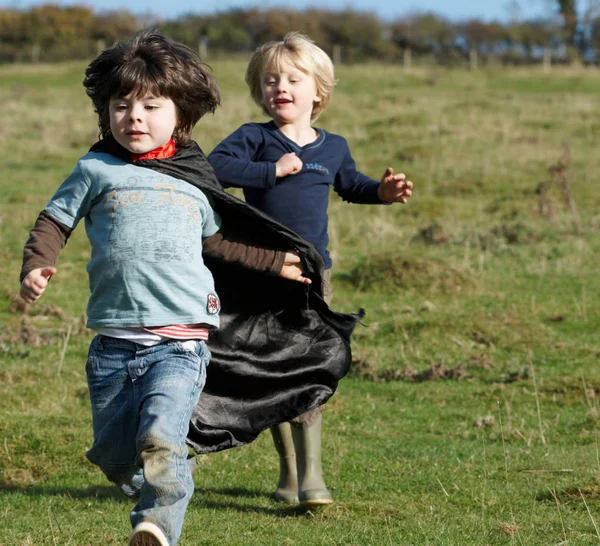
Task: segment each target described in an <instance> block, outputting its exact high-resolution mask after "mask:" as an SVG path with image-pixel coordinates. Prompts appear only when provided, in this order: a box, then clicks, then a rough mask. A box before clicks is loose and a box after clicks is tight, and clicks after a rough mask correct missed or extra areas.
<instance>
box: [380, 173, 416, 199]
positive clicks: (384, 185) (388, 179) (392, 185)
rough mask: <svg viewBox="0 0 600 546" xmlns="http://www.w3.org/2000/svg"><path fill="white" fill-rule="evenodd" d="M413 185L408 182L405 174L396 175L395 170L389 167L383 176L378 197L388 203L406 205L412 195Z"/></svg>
mask: <svg viewBox="0 0 600 546" xmlns="http://www.w3.org/2000/svg"><path fill="white" fill-rule="evenodd" d="M412 187H413V183H412V182H411V181H410V180H406V175H404V174H394V169H392V168H391V167H388V168H387V169H386V170H385V173H384V174H383V178H382V179H381V183H380V184H379V189H378V190H377V195H378V197H379V199H381V200H382V201H386V202H387V203H406V201H408V198H409V197H410V196H411V195H412Z"/></svg>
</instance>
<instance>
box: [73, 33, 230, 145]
mask: <svg viewBox="0 0 600 546" xmlns="http://www.w3.org/2000/svg"><path fill="white" fill-rule="evenodd" d="M209 70H210V69H209V67H208V66H207V65H206V64H204V63H203V62H202V61H201V60H200V58H199V57H198V56H197V55H196V53H195V52H194V51H192V50H191V49H190V48H189V47H187V46H186V45H184V44H181V43H179V42H175V41H173V40H170V39H168V38H166V37H165V36H163V35H162V34H160V33H159V32H158V31H157V30H154V29H144V30H141V31H139V32H138V33H137V34H136V35H135V36H134V37H133V38H132V39H131V40H129V41H128V42H118V43H117V44H116V45H114V46H113V47H111V48H108V49H106V50H104V51H103V52H102V53H100V55H98V57H96V59H94V60H93V61H92V62H91V63H90V64H89V66H88V67H87V69H86V71H85V79H84V80H83V85H84V87H85V88H86V93H87V94H88V96H89V97H90V98H91V99H92V102H93V103H94V110H95V111H96V113H97V114H98V127H99V128H100V134H101V136H102V138H106V137H107V136H109V135H110V134H111V132H110V118H109V109H108V106H109V102H110V100H111V99H112V98H116V97H125V96H127V95H129V94H130V93H132V92H133V93H135V95H136V96H138V97H143V96H146V95H152V96H155V97H166V98H169V99H171V100H172V101H173V102H174V103H175V106H176V108H177V127H176V128H175V132H174V134H173V138H174V139H175V141H176V142H177V144H178V145H180V146H186V145H187V144H189V142H190V140H191V134H192V129H193V128H194V125H196V123H197V122H198V120H199V119H200V118H201V117H202V116H203V115H204V114H206V113H207V112H212V113H214V111H215V109H216V108H217V106H219V105H220V104H221V96H220V93H219V88H218V87H217V84H216V82H215V79H214V77H213V76H212V75H211V74H210V73H209Z"/></svg>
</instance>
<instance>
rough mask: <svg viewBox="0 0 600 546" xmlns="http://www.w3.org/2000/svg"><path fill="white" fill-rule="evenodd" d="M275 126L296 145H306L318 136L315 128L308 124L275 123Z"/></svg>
mask: <svg viewBox="0 0 600 546" xmlns="http://www.w3.org/2000/svg"><path fill="white" fill-rule="evenodd" d="M275 125H277V128H278V129H279V130H280V131H281V132H282V133H283V134H284V135H285V136H286V137H287V138H289V139H290V140H291V141H292V142H295V143H296V144H298V146H306V145H307V144H311V143H313V142H314V141H315V140H317V138H318V137H319V133H318V132H317V130H316V129H315V128H314V127H313V126H312V125H310V123H309V124H306V125H304V124H303V125H296V124H294V123H277V122H275Z"/></svg>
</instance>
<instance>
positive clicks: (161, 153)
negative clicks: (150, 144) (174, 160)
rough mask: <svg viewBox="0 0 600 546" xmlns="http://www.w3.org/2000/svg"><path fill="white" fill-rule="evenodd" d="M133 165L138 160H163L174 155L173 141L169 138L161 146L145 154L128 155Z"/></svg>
mask: <svg viewBox="0 0 600 546" xmlns="http://www.w3.org/2000/svg"><path fill="white" fill-rule="evenodd" d="M129 155H130V156H131V161H133V162H134V163H135V162H136V161H139V160H140V159H165V158H167V157H172V156H174V155H175V141H174V140H173V139H172V138H171V139H169V140H168V141H167V142H166V143H165V144H163V145H162V146H159V147H158V148H154V150H150V151H149V152H146V153H145V154H129Z"/></svg>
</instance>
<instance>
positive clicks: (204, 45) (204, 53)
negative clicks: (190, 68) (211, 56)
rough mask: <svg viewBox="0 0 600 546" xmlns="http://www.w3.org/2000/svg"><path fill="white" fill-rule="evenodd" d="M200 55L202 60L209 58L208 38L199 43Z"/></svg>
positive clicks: (203, 38)
mask: <svg viewBox="0 0 600 546" xmlns="http://www.w3.org/2000/svg"><path fill="white" fill-rule="evenodd" d="M198 55H200V58H201V59H202V60H204V59H206V58H207V57H208V39H207V38H206V36H202V37H201V38H200V42H199V43H198Z"/></svg>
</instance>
